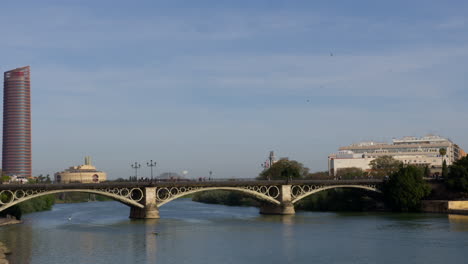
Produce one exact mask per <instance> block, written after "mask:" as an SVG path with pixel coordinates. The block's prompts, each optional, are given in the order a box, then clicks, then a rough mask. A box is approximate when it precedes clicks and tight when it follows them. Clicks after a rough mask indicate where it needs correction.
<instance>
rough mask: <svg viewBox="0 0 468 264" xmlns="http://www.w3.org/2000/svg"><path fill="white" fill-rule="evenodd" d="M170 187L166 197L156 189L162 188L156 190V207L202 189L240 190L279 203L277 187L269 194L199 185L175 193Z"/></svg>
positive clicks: (242, 188) (238, 188) (239, 188)
mask: <svg viewBox="0 0 468 264" xmlns="http://www.w3.org/2000/svg"><path fill="white" fill-rule="evenodd" d="M275 187H276V186H275ZM171 189H172V188H169V189H168V190H169V195H168V196H167V197H158V196H159V195H158V191H160V190H162V188H160V189H158V190H156V202H157V206H158V207H161V206H163V205H165V204H167V203H168V202H170V201H173V200H175V199H178V198H181V197H183V196H186V195H189V194H193V193H198V192H204V191H213V190H225V191H236V192H241V193H245V194H248V195H249V196H252V197H254V198H257V199H259V200H262V201H265V202H268V203H272V204H275V205H279V204H280V202H279V201H278V200H276V198H277V197H279V196H280V191H279V188H278V187H276V190H277V193H275V194H274V195H269V194H270V193H268V192H265V193H262V192H258V191H256V190H253V189H248V188H246V187H200V188H195V189H191V190H185V191H179V192H178V193H175V194H172V192H171V191H170V190H171ZM267 191H269V189H267Z"/></svg>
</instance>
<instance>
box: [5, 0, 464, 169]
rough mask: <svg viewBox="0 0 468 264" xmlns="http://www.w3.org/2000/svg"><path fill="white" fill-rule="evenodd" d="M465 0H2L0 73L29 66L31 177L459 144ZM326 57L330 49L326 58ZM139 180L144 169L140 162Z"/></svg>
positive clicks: (239, 164)
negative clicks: (416, 143)
mask: <svg viewBox="0 0 468 264" xmlns="http://www.w3.org/2000/svg"><path fill="white" fill-rule="evenodd" d="M466 14H468V2H466V1H333V2H332V1H220V0H217V1H115V0H112V1H111V0H101V1H95V0H94V1H88V0H83V1H78V0H77V1H50V0H49V1H47V0H45V1H21V4H18V2H15V1H7V2H5V3H2V6H1V8H0V36H1V39H0V70H1V71H6V70H9V69H12V68H16V67H20V66H25V65H31V71H32V104H33V105H32V109H33V174H35V175H37V174H40V173H42V174H48V173H49V174H53V173H54V172H56V171H59V170H62V169H64V168H66V167H68V166H72V165H77V164H81V163H82V160H83V157H84V156H85V155H90V156H92V157H93V160H94V163H95V164H96V166H97V167H98V168H100V169H103V170H105V171H107V172H108V173H109V177H110V178H117V177H128V176H130V175H132V173H133V171H132V170H131V168H130V163H132V162H134V161H139V162H142V163H143V162H146V161H148V160H150V159H153V160H156V161H157V162H158V167H157V173H161V172H165V171H174V172H181V171H183V170H187V171H188V172H189V173H188V175H189V176H191V177H200V176H202V177H203V176H207V175H208V171H210V170H212V171H213V175H214V176H216V177H254V176H256V175H257V174H258V173H259V172H260V170H261V167H260V163H262V162H263V161H264V160H265V159H266V156H267V155H268V152H269V151H270V150H274V151H275V152H276V153H277V155H278V156H280V157H289V158H291V159H296V160H298V161H300V162H302V163H303V164H305V165H306V166H307V167H309V168H310V169H311V170H312V171H318V170H325V169H326V167H327V155H328V154H330V153H333V152H335V151H336V150H337V148H338V147H339V146H342V145H347V144H350V143H353V142H358V141H363V140H378V141H390V140H391V139H392V138H393V137H401V136H405V135H413V136H422V135H425V134H428V133H433V134H440V135H442V136H445V137H449V138H451V139H452V140H453V141H454V142H455V143H458V144H459V145H461V146H462V147H463V148H468V135H467V133H466V131H468V123H467V122H465V120H466V118H465V116H467V114H468V110H467V108H466V102H467V100H468V87H467V84H468V75H467V74H466V69H467V68H468V18H467V16H466ZM331 54H333V56H330V55H331ZM140 174H142V175H148V174H149V168H142V170H141V171H140Z"/></svg>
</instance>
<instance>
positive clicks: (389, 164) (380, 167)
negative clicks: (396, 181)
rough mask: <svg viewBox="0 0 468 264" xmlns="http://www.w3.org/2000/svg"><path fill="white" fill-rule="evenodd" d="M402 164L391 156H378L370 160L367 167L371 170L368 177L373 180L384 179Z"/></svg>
mask: <svg viewBox="0 0 468 264" xmlns="http://www.w3.org/2000/svg"><path fill="white" fill-rule="evenodd" d="M402 164H403V163H402V162H401V161H398V160H396V159H394V158H393V157H392V156H380V157H378V158H376V159H374V160H372V161H371V162H370V163H369V165H370V167H371V169H372V171H371V172H370V175H371V176H372V177H374V178H384V177H385V176H390V175H391V174H393V173H394V172H396V171H398V169H399V168H400V167H401V166H402Z"/></svg>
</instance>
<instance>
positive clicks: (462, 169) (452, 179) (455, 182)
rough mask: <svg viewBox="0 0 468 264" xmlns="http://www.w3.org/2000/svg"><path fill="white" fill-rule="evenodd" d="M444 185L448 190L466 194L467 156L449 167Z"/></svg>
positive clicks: (467, 177)
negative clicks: (445, 184)
mask: <svg viewBox="0 0 468 264" xmlns="http://www.w3.org/2000/svg"><path fill="white" fill-rule="evenodd" d="M446 183H447V185H448V187H449V188H450V189H453V190H457V191H464V192H468V156H465V157H463V158H461V159H459V160H457V161H455V162H454V163H453V164H452V165H451V166H450V169H449V172H448V174H447V178H446Z"/></svg>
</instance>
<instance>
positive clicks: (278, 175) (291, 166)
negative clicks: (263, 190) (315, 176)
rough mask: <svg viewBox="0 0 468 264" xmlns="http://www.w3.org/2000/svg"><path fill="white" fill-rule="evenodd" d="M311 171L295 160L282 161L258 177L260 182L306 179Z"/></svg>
mask: <svg viewBox="0 0 468 264" xmlns="http://www.w3.org/2000/svg"><path fill="white" fill-rule="evenodd" d="M308 174H309V169H308V168H306V167H304V165H302V163H299V162H297V161H295V160H289V159H280V160H278V161H277V162H275V163H274V164H273V165H272V166H271V167H270V168H268V169H266V170H264V171H262V172H261V173H260V175H259V176H258V177H257V179H259V180H269V179H270V180H285V179H300V178H305V177H306V176H307V175H308Z"/></svg>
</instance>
